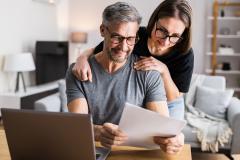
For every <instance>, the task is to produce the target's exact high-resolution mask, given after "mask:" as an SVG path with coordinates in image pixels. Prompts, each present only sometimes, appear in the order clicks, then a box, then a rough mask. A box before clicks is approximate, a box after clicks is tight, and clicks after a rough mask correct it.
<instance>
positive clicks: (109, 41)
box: [101, 22, 139, 63]
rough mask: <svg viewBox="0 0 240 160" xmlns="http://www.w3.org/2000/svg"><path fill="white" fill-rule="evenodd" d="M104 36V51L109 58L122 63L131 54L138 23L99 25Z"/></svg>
mask: <svg viewBox="0 0 240 160" xmlns="http://www.w3.org/2000/svg"><path fill="white" fill-rule="evenodd" d="M101 27H102V28H101V31H102V36H103V37H104V51H105V52H106V53H107V55H108V57H109V59H110V60H111V61H113V62H115V63H123V62H125V61H126V59H127V58H128V56H129V55H130V54H131V52H132V50H133V48H134V45H135V43H136V40H137V37H136V34H137V31H138V27H139V25H138V23H137V22H126V23H113V24H110V25H108V26H104V25H102V26H101Z"/></svg>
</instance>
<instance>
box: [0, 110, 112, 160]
mask: <svg viewBox="0 0 240 160" xmlns="http://www.w3.org/2000/svg"><path fill="white" fill-rule="evenodd" d="M1 112H2V119H3V125H4V129H5V132H6V138H7V143H8V147H9V151H10V155H11V158H12V160H104V159H106V157H107V155H108V154H109V152H110V150H108V149H106V148H95V143H94V135H93V125H92V119H91V116H90V115H88V114H75V113H55V112H43V111H34V110H17V109H4V108H3V109H1Z"/></svg>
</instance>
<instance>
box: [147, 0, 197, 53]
mask: <svg viewBox="0 0 240 160" xmlns="http://www.w3.org/2000/svg"><path fill="white" fill-rule="evenodd" d="M191 15H192V9H191V6H190V5H189V4H188V2H187V1H186V0H164V1H163V2H162V3H160V5H159V6H158V7H157V8H156V9H155V10H154V12H153V13H152V15H151V17H150V20H149V22H148V25H147V33H148V37H151V32H152V30H153V27H154V25H155V23H156V22H157V21H158V20H159V19H162V18H171V17H175V18H178V19H180V20H181V21H182V22H183V23H184V25H185V27H186V28H185V30H184V32H183V34H182V38H183V40H182V41H181V42H179V43H177V44H175V45H174V46H173V47H172V49H173V50H177V51H179V52H181V53H183V54H184V53H187V52H188V50H189V49H190V47H191V37H192V33H191V25H192V24H191V23H192V20H191Z"/></svg>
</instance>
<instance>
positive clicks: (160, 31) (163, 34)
mask: <svg viewBox="0 0 240 160" xmlns="http://www.w3.org/2000/svg"><path fill="white" fill-rule="evenodd" d="M155 36H156V37H157V38H160V39H166V38H168V40H169V42H170V43H172V44H176V43H179V42H180V41H181V40H183V38H182V37H180V36H176V35H173V36H170V35H169V34H168V31H166V29H165V28H163V27H157V24H156V30H155Z"/></svg>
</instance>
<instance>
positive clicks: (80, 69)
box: [72, 49, 93, 82]
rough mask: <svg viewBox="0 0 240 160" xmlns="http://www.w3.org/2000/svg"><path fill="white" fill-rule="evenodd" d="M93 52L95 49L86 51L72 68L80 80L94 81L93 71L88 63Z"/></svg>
mask: <svg viewBox="0 0 240 160" xmlns="http://www.w3.org/2000/svg"><path fill="white" fill-rule="evenodd" d="M92 53H93V49H88V50H86V51H84V52H83V53H82V54H81V55H80V56H79V57H78V58H77V60H76V63H75V65H74V66H73V68H72V73H73V74H74V76H76V77H77V79H79V80H80V81H88V80H89V81H90V82H92V71H91V68H90V65H89V63H88V58H89V56H90V55H91V54H92Z"/></svg>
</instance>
